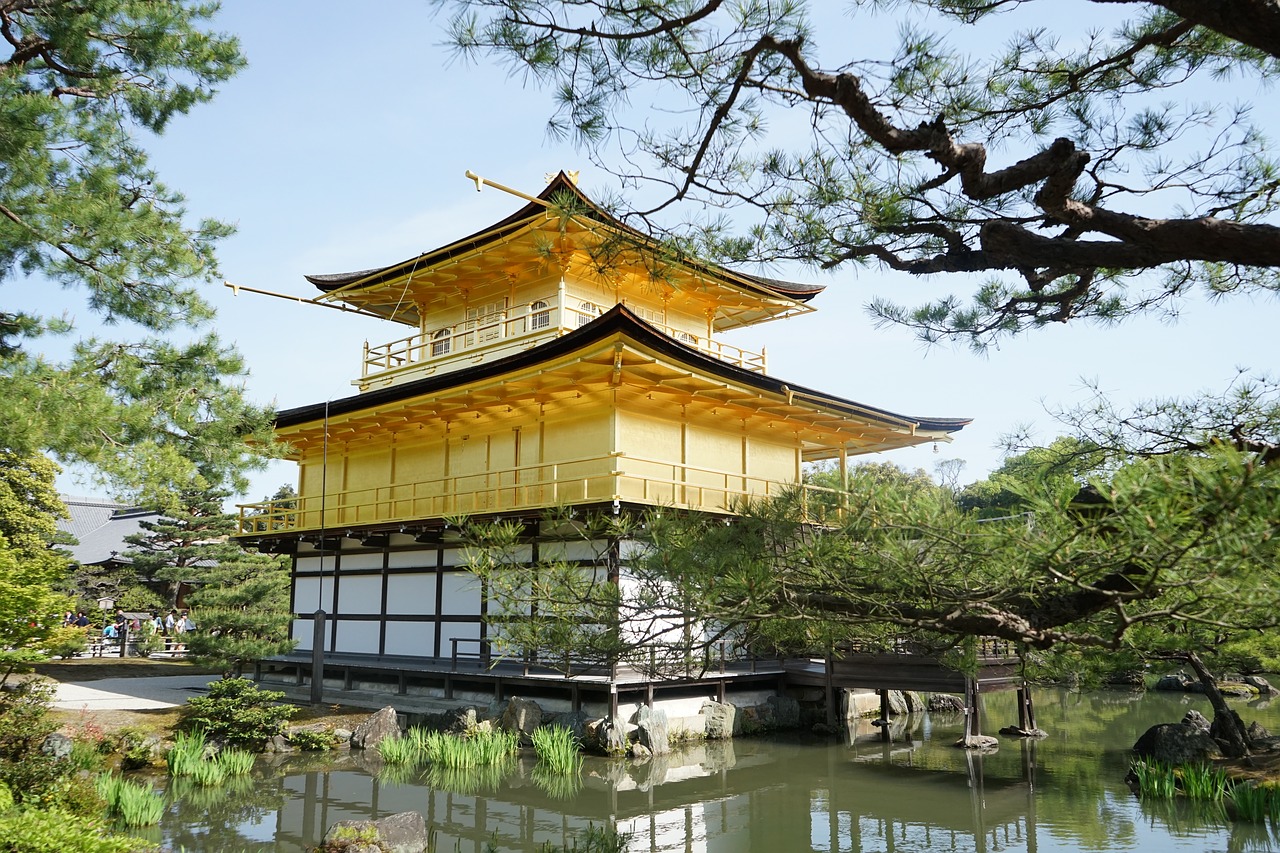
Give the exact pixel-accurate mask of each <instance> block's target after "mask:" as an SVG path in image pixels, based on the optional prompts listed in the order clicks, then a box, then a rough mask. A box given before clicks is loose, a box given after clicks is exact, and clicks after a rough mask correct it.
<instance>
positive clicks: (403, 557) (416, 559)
mask: <svg viewBox="0 0 1280 853" xmlns="http://www.w3.org/2000/svg"><path fill="white" fill-rule="evenodd" d="M387 565H388V566H389V567H390V568H393V569H413V568H420V569H434V568H435V567H436V549H434V548H432V549H431V550H429V551H427V550H423V551H392V552H391V553H390V554H388V555H387Z"/></svg>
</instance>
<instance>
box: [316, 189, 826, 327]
mask: <svg viewBox="0 0 1280 853" xmlns="http://www.w3.org/2000/svg"><path fill="white" fill-rule="evenodd" d="M566 191H568V192H570V193H572V194H573V195H574V196H575V197H576V198H577V199H578V201H579V202H580V203H581V205H582V210H580V211H578V215H582V216H586V217H588V218H590V219H594V220H595V221H597V222H600V223H603V224H605V225H608V226H610V227H611V228H615V229H617V230H618V231H621V232H623V233H625V234H629V235H631V236H632V237H634V238H635V239H636V240H637V241H639V242H641V243H644V242H651V241H652V238H651V237H649V236H648V235H646V234H644V233H643V232H641V231H637V230H636V229H635V228H632V227H631V226H629V225H626V224H625V223H623V222H620V221H619V220H617V219H614V218H613V217H612V216H610V215H609V214H607V213H605V212H604V211H603V210H601V209H600V208H599V207H597V206H596V205H595V203H594V202H592V201H591V199H589V198H587V196H586V195H585V194H583V192H582V190H580V189H578V187H577V185H576V184H574V183H573V181H571V180H570V179H569V177H568V176H567V175H565V173H564V172H561V173H559V174H558V175H556V177H555V178H554V179H553V180H552V181H551V183H549V184H548V185H547V187H546V189H544V190H543V191H542V192H541V193H539V194H538V198H539V199H541V200H542V201H544V202H549V201H551V200H552V199H553V198H554V197H555V196H556V195H557V194H560V193H563V192H566ZM545 211H546V207H545V206H544V205H542V204H539V203H538V202H534V201H531V202H529V203H528V204H526V205H525V206H524V207H522V208H520V209H519V210H517V211H516V212H515V213H513V214H511V215H510V216H508V217H506V218H504V219H501V220H499V221H498V222H495V223H494V224H493V225H490V226H488V227H487V228H484V229H483V230H481V231H477V232H475V233H474V234H471V235H468V236H466V237H463V238H461V239H459V240H455V241H454V242H453V243H450V244H449V245H447V246H444V247H441V248H440V249H433V250H431V251H429V252H424V253H422V254H421V255H416V256H415V257H412V258H409V259H408V260H404V261H400V262H399V263H395V264H391V265H390V266H386V267H378V268H375V269H367V270H357V271H354V272H346V273H327V274H321V275H308V276H305V278H306V279H307V281H309V282H311V283H312V284H314V285H315V286H316V287H318V288H319V289H320V290H323V291H324V292H325V293H329V292H330V291H333V290H337V289H338V288H341V287H345V286H346V285H349V284H353V283H355V282H357V281H360V280H361V279H365V278H367V279H369V280H368V281H367V282H365V284H364V286H365V287H368V286H372V285H375V284H379V283H381V282H384V281H390V280H392V279H395V278H397V277H398V276H400V275H402V274H404V273H405V272H406V271H408V270H409V269H410V268H412V267H413V266H415V265H417V264H421V263H423V262H424V261H427V260H428V259H429V260H430V262H431V263H437V262H439V261H443V260H448V259H449V258H450V257H452V256H453V255H455V254H458V253H459V252H467V251H471V250H472V249H473V248H475V247H476V246H477V243H478V242H479V243H481V244H483V243H489V242H492V241H494V240H496V239H498V238H499V237H502V236H505V235H506V234H508V233H510V232H512V231H516V230H518V229H519V228H520V227H522V226H523V225H524V223H525V221H526V220H528V219H529V218H530V217H533V216H536V215H539V214H542V213H544V212H545ZM482 237H483V238H484V239H483V241H480V238H482ZM686 263H687V264H688V266H690V267H692V268H695V269H702V270H705V271H707V272H708V273H712V274H720V275H723V274H725V273H729V274H730V275H731V276H732V277H735V278H738V279H743V280H745V281H747V282H748V283H750V284H753V285H755V286H756V287H758V288H761V289H763V290H766V291H769V292H771V293H774V294H778V295H782V296H787V297H790V298H792V299H796V300H798V301H800V302H807V301H809V300H810V299H812V298H813V297H814V296H815V295H817V294H818V293H821V292H822V291H823V290H825V289H826V288H825V286H823V285H820V284H798V283H796V282H790V281H783V280H781V279H776V278H765V277H763V276H758V275H752V274H750V273H744V272H741V271H739V270H728V269H727V268H725V267H721V266H718V265H716V264H711V263H705V262H700V261H696V260H693V259H689V260H688V261H686Z"/></svg>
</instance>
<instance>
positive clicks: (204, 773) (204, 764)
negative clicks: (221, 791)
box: [187, 761, 229, 787]
mask: <svg viewBox="0 0 1280 853" xmlns="http://www.w3.org/2000/svg"><path fill="white" fill-rule="evenodd" d="M228 775H229V774H228V773H227V771H226V769H225V768H223V766H222V764H221V763H219V762H217V761H201V762H200V763H199V764H195V765H192V767H191V768H190V772H189V773H187V776H189V777H190V778H191V781H193V782H195V783H196V784H197V785H204V786H206V787H209V786H213V785H221V784H222V783H223V782H225V781H227V776H228Z"/></svg>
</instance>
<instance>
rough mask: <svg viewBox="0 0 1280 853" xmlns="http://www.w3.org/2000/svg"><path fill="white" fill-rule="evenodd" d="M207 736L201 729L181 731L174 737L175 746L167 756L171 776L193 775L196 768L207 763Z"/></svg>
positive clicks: (166, 760) (166, 761)
mask: <svg viewBox="0 0 1280 853" xmlns="http://www.w3.org/2000/svg"><path fill="white" fill-rule="evenodd" d="M204 753H205V736H204V732H203V731H202V730H200V729H195V730H194V731H190V732H179V733H178V734H177V735H176V736H174V739H173V748H172V749H170V750H169V753H168V754H167V755H166V756H165V763H166V764H167V765H168V767H169V774H170V775H171V776H191V775H193V774H194V773H195V772H196V771H195V768H196V767H198V766H200V765H202V764H205V763H206V761H205V755H204Z"/></svg>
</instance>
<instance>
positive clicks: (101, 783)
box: [94, 773, 164, 828]
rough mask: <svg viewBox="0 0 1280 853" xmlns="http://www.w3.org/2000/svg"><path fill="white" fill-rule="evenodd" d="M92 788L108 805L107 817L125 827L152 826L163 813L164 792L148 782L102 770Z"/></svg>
mask: <svg viewBox="0 0 1280 853" xmlns="http://www.w3.org/2000/svg"><path fill="white" fill-rule="evenodd" d="M94 787H95V789H96V790H97V792H98V796H100V797H102V799H103V801H105V802H106V804H107V817H109V818H112V819H114V820H116V821H118V822H119V823H121V824H123V825H124V826H126V827H130V828H134V827H140V826H155V825H156V824H158V823H159V822H160V818H161V817H162V816H163V815H164V795H163V794H161V793H160V792H159V791H157V790H155V789H154V788H152V787H151V786H150V785H140V784H138V783H136V782H131V781H129V780H128V779H125V778H122V777H120V776H116V775H115V774H112V773H102V774H99V775H98V777H97V779H95V780H94Z"/></svg>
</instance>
